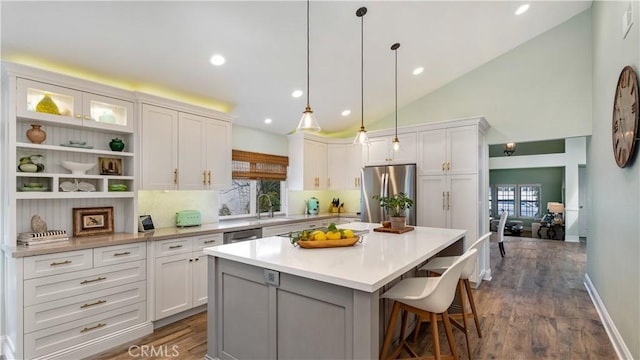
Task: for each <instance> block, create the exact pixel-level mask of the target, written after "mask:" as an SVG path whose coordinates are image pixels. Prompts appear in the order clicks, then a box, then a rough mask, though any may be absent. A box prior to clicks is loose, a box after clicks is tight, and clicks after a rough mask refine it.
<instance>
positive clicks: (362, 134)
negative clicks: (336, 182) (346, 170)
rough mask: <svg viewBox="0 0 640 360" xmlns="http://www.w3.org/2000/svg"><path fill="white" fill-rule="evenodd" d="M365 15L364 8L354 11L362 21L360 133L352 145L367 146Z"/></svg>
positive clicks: (365, 10) (365, 9)
mask: <svg viewBox="0 0 640 360" xmlns="http://www.w3.org/2000/svg"><path fill="white" fill-rule="evenodd" d="M366 13H367V8H366V7H364V6H363V7H361V8H359V9H358V10H357V11H356V16H358V17H359V18H360V19H362V21H361V23H360V101H361V109H360V116H361V120H360V131H358V133H357V134H356V138H355V139H354V140H353V143H354V144H362V145H364V146H369V137H368V136H367V131H366V130H365V129H364V15H365V14H366Z"/></svg>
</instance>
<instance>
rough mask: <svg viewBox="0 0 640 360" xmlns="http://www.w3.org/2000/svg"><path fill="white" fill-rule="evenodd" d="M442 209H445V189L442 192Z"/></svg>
mask: <svg viewBox="0 0 640 360" xmlns="http://www.w3.org/2000/svg"><path fill="white" fill-rule="evenodd" d="M442 210H443V211H444V210H445V208H444V191H443V192H442Z"/></svg>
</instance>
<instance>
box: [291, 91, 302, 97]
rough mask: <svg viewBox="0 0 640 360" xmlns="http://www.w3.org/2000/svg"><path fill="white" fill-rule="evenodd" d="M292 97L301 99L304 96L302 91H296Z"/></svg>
mask: <svg viewBox="0 0 640 360" xmlns="http://www.w3.org/2000/svg"><path fill="white" fill-rule="evenodd" d="M291 96H293V97H294V98H299V97H300V96H302V90H295V91H294V92H292V93H291Z"/></svg>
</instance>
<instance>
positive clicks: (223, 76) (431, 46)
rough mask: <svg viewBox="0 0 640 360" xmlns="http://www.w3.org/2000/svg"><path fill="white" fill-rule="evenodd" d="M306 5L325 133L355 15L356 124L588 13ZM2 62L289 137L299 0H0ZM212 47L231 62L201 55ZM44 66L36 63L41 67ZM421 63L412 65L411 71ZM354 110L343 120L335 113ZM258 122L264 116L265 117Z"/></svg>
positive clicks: (345, 84)
mask: <svg viewBox="0 0 640 360" xmlns="http://www.w3.org/2000/svg"><path fill="white" fill-rule="evenodd" d="M523 3H525V2H524V1H359V2H352V1H317V0H313V1H311V5H310V29H311V30H310V32H311V40H310V54H311V55H310V57H311V65H310V79H311V80H310V97H311V99H310V103H311V107H312V108H313V110H314V112H315V114H316V116H317V118H318V121H319V122H320V125H321V126H322V129H323V132H325V133H339V132H343V133H344V132H351V131H353V132H354V133H355V131H356V130H357V128H358V127H359V125H360V119H361V118H360V116H361V112H360V107H361V101H360V98H361V93H360V18H358V17H356V15H355V12H356V10H357V9H358V8H359V7H361V6H366V7H367V8H368V13H367V15H366V16H365V17H364V116H365V118H364V121H365V125H366V123H367V121H371V120H376V119H379V118H381V117H383V116H385V115H388V114H390V113H392V112H393V111H394V74H395V73H394V54H393V51H392V50H390V46H391V45H392V44H393V43H395V42H399V43H400V44H401V46H400V49H399V50H398V105H399V107H402V106H403V105H406V104H408V103H410V102H411V101H413V100H415V99H417V98H420V97H421V96H424V95H425V94H427V93H429V92H431V91H433V90H435V89H437V88H439V87H441V86H443V85H444V84H446V83H448V82H450V81H452V80H454V79H456V78H458V77H460V76H462V75H464V74H465V73H467V72H469V71H470V70H473V69H474V68H476V67H478V66H480V65H482V64H484V63H486V62H487V61H489V60H491V59H493V58H495V57H497V56H499V55H501V54H503V53H505V52H507V51H509V50H510V49H513V48H514V47H516V46H518V45H520V44H522V43H523V42H526V41H527V40H530V39H532V38H534V37H536V36H537V35H539V34H541V33H543V32H544V31H546V30H548V29H550V28H552V27H554V26H556V25H558V24H560V23H562V22H564V21H566V20H568V19H569V18H571V17H572V16H574V15H576V14H578V13H580V12H582V11H584V10H586V9H587V8H589V7H590V6H591V1H533V2H529V3H530V4H531V8H530V9H529V11H528V12H526V13H525V14H523V15H520V16H515V15H514V12H515V10H516V9H517V8H518V7H519V6H520V5H521V4H523ZM0 6H1V10H0V11H1V15H2V28H1V31H2V33H1V35H2V48H1V51H2V53H1V55H2V58H3V59H4V60H7V61H15V62H26V63H32V64H46V65H44V66H57V67H58V68H60V66H64V67H65V68H66V69H74V70H75V71H78V72H82V73H85V74H93V75H95V76H96V77H99V78H103V79H109V80H110V81H114V82H118V83H121V84H125V85H126V86H127V87H129V88H130V89H133V90H142V91H147V92H152V91H153V92H156V93H158V94H159V93H161V92H163V91H164V92H165V93H166V92H171V93H173V95H176V96H185V97H189V98H191V99H193V100H194V101H195V102H199V103H202V102H203V101H204V102H207V103H209V104H211V105H213V106H219V104H221V103H222V106H223V107H222V108H223V109H225V111H228V112H229V113H230V114H231V115H232V116H233V118H234V122H236V123H237V124H240V125H244V126H249V127H254V128H259V129H263V130H265V131H270V132H274V133H278V134H286V133H288V132H290V131H291V130H293V129H295V127H296V125H297V123H298V120H299V119H300V116H301V114H302V111H304V107H305V105H306V104H305V103H306V98H305V97H306V94H305V95H303V96H302V97H300V98H297V99H294V98H293V97H292V96H291V93H292V91H293V90H295V89H302V90H305V91H306V2H304V1H280V2H276V1H199V2H184V1H176V2H167V1H164V2H151V1H143V2H126V1H120V2H116V1H113V2H94V1H72V2H52V1H45V2H31V1H26V2H11V1H6V0H5V1H2V2H1V4H0ZM214 53H220V54H223V55H224V56H225V57H226V59H227V62H226V63H225V64H224V65H223V66H220V67H214V66H212V65H211V64H210V63H209V58H210V57H211V55H212V54H214ZM38 66H42V65H38ZM418 66H422V67H424V68H425V71H424V72H423V73H422V74H421V75H418V76H414V75H412V74H411V72H412V70H413V69H414V68H415V67H418ZM345 109H350V110H351V115H349V116H348V117H342V116H341V115H340V113H341V112H342V111H343V110H345ZM265 118H271V119H273V122H272V123H271V124H270V125H266V124H264V119H265Z"/></svg>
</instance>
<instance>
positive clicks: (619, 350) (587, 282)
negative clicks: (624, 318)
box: [584, 274, 633, 360]
mask: <svg viewBox="0 0 640 360" xmlns="http://www.w3.org/2000/svg"><path fill="white" fill-rule="evenodd" d="M584 286H585V287H586V288H587V292H588V293H589V297H590V298H591V302H593V305H594V306H595V307H596V311H597V312H598V316H600V321H602V325H604V330H605V331H606V332H607V335H608V336H609V340H611V345H613V349H614V350H615V351H616V354H617V355H618V358H620V359H628V360H633V356H631V351H630V350H629V348H628V347H627V344H625V342H624V339H623V338H622V336H621V335H620V333H619V332H618V329H617V328H616V325H615V323H614V322H613V319H611V317H610V316H609V312H607V308H606V307H605V306H604V303H603V302H602V299H600V295H598V291H597V290H596V288H595V287H594V286H593V283H592V282H591V278H589V274H584Z"/></svg>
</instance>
